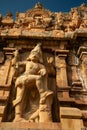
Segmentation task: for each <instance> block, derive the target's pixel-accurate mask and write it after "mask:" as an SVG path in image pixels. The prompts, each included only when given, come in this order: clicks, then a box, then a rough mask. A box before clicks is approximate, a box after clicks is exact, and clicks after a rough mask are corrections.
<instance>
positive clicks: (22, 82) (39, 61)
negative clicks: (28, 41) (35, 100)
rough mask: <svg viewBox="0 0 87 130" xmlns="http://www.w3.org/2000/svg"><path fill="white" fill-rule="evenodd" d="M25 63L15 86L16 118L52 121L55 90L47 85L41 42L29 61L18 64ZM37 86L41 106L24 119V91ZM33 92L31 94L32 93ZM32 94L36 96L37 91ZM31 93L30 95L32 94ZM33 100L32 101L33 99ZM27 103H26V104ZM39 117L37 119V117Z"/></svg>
mask: <svg viewBox="0 0 87 130" xmlns="http://www.w3.org/2000/svg"><path fill="white" fill-rule="evenodd" d="M20 64H23V65H25V66H26V67H25V72H24V73H23V74H22V75H21V76H19V77H18V78H17V79H16V82H15V87H16V89H17V93H16V99H15V100H14V101H13V105H14V106H15V119H14V122H16V121H29V122H47V121H48V122H49V121H52V116H51V105H52V99H53V92H52V91H51V90H48V87H47V71H46V68H45V66H44V65H43V58H42V51H41V44H40V43H39V44H37V46H36V47H35V48H34V49H33V50H32V51H31V52H30V55H29V57H28V58H27V61H25V62H18V65H20ZM33 86H36V88H37V90H38V92H39V97H40V99H39V108H38V109H36V110H35V111H33V113H32V114H31V115H30V116H29V117H28V119H27V120H26V119H24V118H23V117H22V111H21V102H22V98H23V95H24V92H25V90H26V89H27V88H32V87H33ZM30 93H31V94H30ZM29 94H30V95H32V96H33V97H34V95H35V94H36V92H34V91H33V94H32V92H29ZM30 95H29V96H30ZM31 102H32V101H31ZM24 105H25V104H24ZM36 118H37V119H36Z"/></svg>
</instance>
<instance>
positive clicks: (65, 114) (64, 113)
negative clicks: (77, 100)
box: [60, 107, 82, 119]
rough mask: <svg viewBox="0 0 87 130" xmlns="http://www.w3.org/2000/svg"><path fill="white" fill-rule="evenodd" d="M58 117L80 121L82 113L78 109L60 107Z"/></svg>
mask: <svg viewBox="0 0 87 130" xmlns="http://www.w3.org/2000/svg"><path fill="white" fill-rule="evenodd" d="M60 116H61V117H62V118H71V119H72V118H73V119H80V118H81V117H82V113H81V110H80V109H78V108H70V107H60Z"/></svg>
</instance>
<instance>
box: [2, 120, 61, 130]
mask: <svg viewBox="0 0 87 130" xmlns="http://www.w3.org/2000/svg"><path fill="white" fill-rule="evenodd" d="M0 130H62V128H61V124H60V123H27V122H18V123H9V122H4V123H0Z"/></svg>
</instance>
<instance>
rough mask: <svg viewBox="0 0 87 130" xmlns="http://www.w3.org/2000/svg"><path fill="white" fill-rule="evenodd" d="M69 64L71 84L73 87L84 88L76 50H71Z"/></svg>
mask: <svg viewBox="0 0 87 130" xmlns="http://www.w3.org/2000/svg"><path fill="white" fill-rule="evenodd" d="M68 65H69V66H70V68H71V84H70V86H72V89H82V83H81V80H80V77H79V72H78V66H79V59H78V57H77V56H76V52H75V50H74V49H73V50H70V52H69V54H68Z"/></svg>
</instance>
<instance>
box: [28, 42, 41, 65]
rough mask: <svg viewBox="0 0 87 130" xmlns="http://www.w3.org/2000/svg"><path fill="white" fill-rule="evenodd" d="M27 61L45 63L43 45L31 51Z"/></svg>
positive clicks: (38, 45) (39, 44)
mask: <svg viewBox="0 0 87 130" xmlns="http://www.w3.org/2000/svg"><path fill="white" fill-rule="evenodd" d="M27 60H31V61H34V62H39V63H43V58H42V51H41V43H38V44H37V46H36V47H35V48H34V49H33V50H31V52H30V55H29V57H28V58H27Z"/></svg>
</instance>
